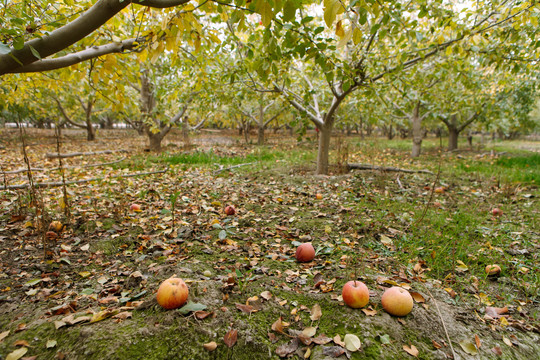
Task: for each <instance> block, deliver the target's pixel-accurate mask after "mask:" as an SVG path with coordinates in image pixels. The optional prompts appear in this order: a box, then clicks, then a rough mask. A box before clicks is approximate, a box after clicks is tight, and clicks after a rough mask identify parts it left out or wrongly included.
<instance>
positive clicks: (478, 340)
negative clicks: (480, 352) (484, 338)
mask: <svg viewBox="0 0 540 360" xmlns="http://www.w3.org/2000/svg"><path fill="white" fill-rule="evenodd" d="M474 342H475V343H476V348H477V349H480V346H482V342H481V341H480V337H479V336H478V335H476V334H474Z"/></svg>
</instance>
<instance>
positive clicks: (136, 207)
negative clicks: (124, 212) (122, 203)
mask: <svg viewBox="0 0 540 360" xmlns="http://www.w3.org/2000/svg"><path fill="white" fill-rule="evenodd" d="M129 210H131V211H135V212H140V211H141V205H139V204H131V206H130V207H129Z"/></svg>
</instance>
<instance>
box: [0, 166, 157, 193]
mask: <svg viewBox="0 0 540 360" xmlns="http://www.w3.org/2000/svg"><path fill="white" fill-rule="evenodd" d="M165 172H167V169H164V170H159V171H150V172H144V173H136V174H127V175H114V176H111V177H110V178H130V177H135V176H143V175H152V174H163V173H165ZM105 179H106V178H105V177H101V178H91V179H84V180H73V181H66V183H65V184H66V185H73V184H84V183H87V182H90V181H100V180H105ZM57 186H63V183H62V182H46V183H35V184H34V187H36V188H40V187H57ZM27 187H28V184H20V185H10V186H8V187H7V188H0V190H15V189H26V188H27Z"/></svg>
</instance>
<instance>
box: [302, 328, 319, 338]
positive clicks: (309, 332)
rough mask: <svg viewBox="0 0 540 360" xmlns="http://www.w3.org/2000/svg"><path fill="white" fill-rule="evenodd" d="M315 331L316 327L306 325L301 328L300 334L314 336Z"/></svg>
mask: <svg viewBox="0 0 540 360" xmlns="http://www.w3.org/2000/svg"><path fill="white" fill-rule="evenodd" d="M316 333H317V328H316V327H313V326H310V327H307V328H305V329H304V330H302V334H303V335H304V336H306V337H308V338H310V337H313V336H315V334H316Z"/></svg>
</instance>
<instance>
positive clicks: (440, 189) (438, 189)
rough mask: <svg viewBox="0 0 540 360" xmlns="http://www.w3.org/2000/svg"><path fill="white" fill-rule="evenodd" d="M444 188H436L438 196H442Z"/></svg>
mask: <svg viewBox="0 0 540 360" xmlns="http://www.w3.org/2000/svg"><path fill="white" fill-rule="evenodd" d="M444 190H445V189H444V187H436V188H435V193H437V194H442V193H443V192H444Z"/></svg>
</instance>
